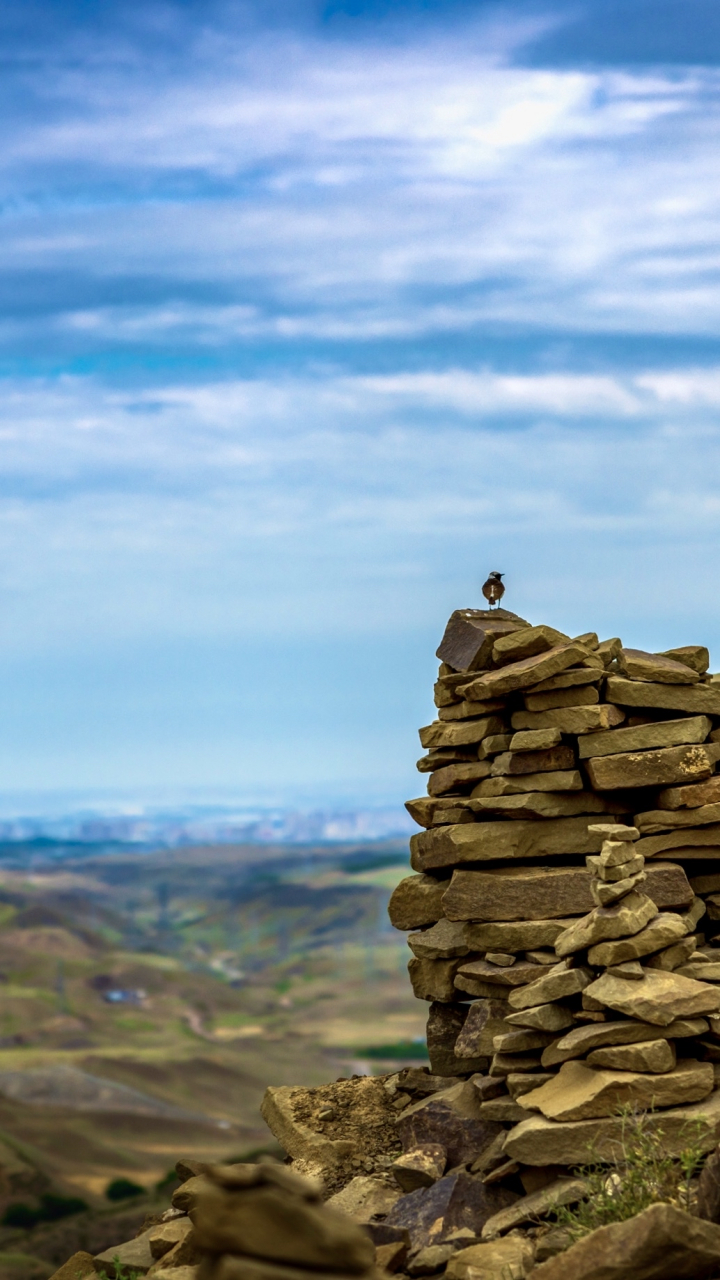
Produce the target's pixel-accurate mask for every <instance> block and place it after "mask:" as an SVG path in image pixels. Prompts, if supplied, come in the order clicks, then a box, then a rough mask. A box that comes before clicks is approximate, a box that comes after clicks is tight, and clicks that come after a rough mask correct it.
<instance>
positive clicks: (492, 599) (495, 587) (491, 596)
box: [482, 569, 505, 609]
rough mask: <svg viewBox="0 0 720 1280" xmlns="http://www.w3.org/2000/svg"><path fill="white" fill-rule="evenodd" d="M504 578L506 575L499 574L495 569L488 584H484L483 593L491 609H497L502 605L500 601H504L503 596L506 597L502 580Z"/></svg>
mask: <svg viewBox="0 0 720 1280" xmlns="http://www.w3.org/2000/svg"><path fill="white" fill-rule="evenodd" d="M504 577H505V574H504V573H497V572H496V571H495V570H494V569H493V571H492V573H491V574H490V576H489V577H488V580H487V582H484V583H483V589H482V593H483V595H484V597H485V599H486V600H487V602H488V604H489V605H490V608H491V609H492V607H493V605H495V606H496V607H497V606H498V605H499V604H500V601H501V600H502V598H503V596H504V595H505V588H504V586H503V584H502V579H503V578H504Z"/></svg>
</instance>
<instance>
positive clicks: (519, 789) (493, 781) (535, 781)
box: [413, 769, 583, 826]
mask: <svg viewBox="0 0 720 1280" xmlns="http://www.w3.org/2000/svg"><path fill="white" fill-rule="evenodd" d="M491 772H492V771H491ZM582 789H583V780H582V774H581V773H580V771H579V770H578V769H552V770H550V772H548V773H524V774H520V775H512V774H504V775H503V776H502V777H490V778H484V779H483V781H482V782H478V784H477V786H476V787H473V789H472V791H471V793H470V797H471V799H470V802H471V801H472V800H476V799H479V800H484V799H485V798H486V797H492V796H519V795H524V794H525V793H526V792H538V791H582ZM470 802H469V803H470ZM413 816H414V815H413ZM420 825H421V826H422V825H429V824H423V823H421V824H420Z"/></svg>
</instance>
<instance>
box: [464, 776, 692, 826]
mask: <svg viewBox="0 0 720 1280" xmlns="http://www.w3.org/2000/svg"><path fill="white" fill-rule="evenodd" d="M488 781H492V779H488ZM473 790H474V788H473ZM470 808H471V809H472V810H474V812H475V813H502V814H504V815H505V817H507V818H524V817H528V818H529V817H535V818H571V817H573V816H574V815H575V814H577V813H587V814H595V813H613V814H618V813H630V811H631V807H630V805H629V804H628V802H627V801H621V800H615V801H613V800H612V798H609V797H607V796H597V795H595V793H594V792H593V791H582V792H580V793H578V794H574V795H573V794H571V795H555V794H553V793H552V792H545V791H536V792H532V791H529V792H525V793H524V794H522V795H509V796H473V797H472V799H471V800H470ZM698 812H699V811H698Z"/></svg>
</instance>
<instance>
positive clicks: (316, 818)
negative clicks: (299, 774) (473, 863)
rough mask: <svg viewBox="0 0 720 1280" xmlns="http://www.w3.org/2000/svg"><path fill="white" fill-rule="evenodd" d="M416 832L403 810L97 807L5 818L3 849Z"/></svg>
mask: <svg viewBox="0 0 720 1280" xmlns="http://www.w3.org/2000/svg"><path fill="white" fill-rule="evenodd" d="M414 829H415V828H414V824H413V822H412V821H411V819H410V818H409V817H408V815H407V814H406V812H405V810H404V809H403V808H402V807H401V806H399V805H398V806H387V807H383V808H367V809H363V808H358V809H344V808H333V809H312V810H304V809H300V808H281V807H274V808H262V807H257V808H251V807H249V806H248V807H244V806H242V807H238V806H229V805H211V804H208V805H202V804H192V805H186V806H179V807H167V808H166V807H162V808H161V807H154V806H151V805H148V806H131V805H123V806H122V807H121V808H120V811H118V810H117V809H115V810H113V807H112V806H108V807H107V808H103V807H100V806H98V807H95V806H87V807H85V806H83V807H79V808H77V809H72V810H65V811H62V810H60V811H56V812H55V813H53V812H46V813H39V814H29V815H27V814H25V815H24V814H18V815H17V816H15V815H7V816H5V817H4V818H0V844H16V843H28V842H37V841H40V842H45V841H49V842H52V843H55V842H59V843H64V842H68V843H71V844H78V843H79V844H88V845H90V844H92V845H103V844H111V845H117V844H123V845H125V844H130V845H136V846H138V847H142V848H153V847H154V848H157V847H168V848H174V847H178V846H183V845H194V844H239V843H240V844H243V843H252V844H255V843H259V844H290V845H303V844H315V843H318V842H325V841H327V842H332V841H338V840H339V841H344V840H363V841H364V840H383V839H388V838H392V837H401V836H406V835H409V834H410V833H411V832H412V831H413V830H414Z"/></svg>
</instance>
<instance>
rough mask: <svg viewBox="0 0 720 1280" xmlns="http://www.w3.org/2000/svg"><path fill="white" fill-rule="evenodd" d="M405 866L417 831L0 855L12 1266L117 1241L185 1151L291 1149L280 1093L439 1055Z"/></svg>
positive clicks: (3, 1141)
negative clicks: (280, 1132) (269, 1093)
mask: <svg viewBox="0 0 720 1280" xmlns="http://www.w3.org/2000/svg"><path fill="white" fill-rule="evenodd" d="M348 820H349V819H348ZM78 835H79V832H76V837H77V836H78ZM174 836H175V838H177V820H176V829H175V831H174ZM406 866H407V842H406V840H403V839H384V840H366V841H362V842H357V841H355V842H353V841H324V842H315V843H313V842H312V841H305V842H301V841H297V842H295V843H282V844H281V843H277V842H274V843H273V842H269V841H268V842H265V843H249V842H245V843H242V844H240V843H238V844H233V843H225V844H222V843H216V844H204V845H199V844H191V843H184V844H175V845H174V846H173V847H167V846H166V847H155V848H152V847H148V846H147V845H144V844H139V843H135V844H134V845H131V844H128V843H125V844H123V843H122V842H120V841H119V840H117V839H116V840H114V841H113V840H110V839H105V840H103V841H97V840H95V841H94V840H90V839H87V838H84V839H81V838H76V839H75V840H71V839H69V838H68V839H66V840H61V839H57V838H52V837H50V836H38V837H36V838H35V839H33V840H27V841H19V840H18V841H14V842H9V841H6V842H5V843H4V844H2V845H0V1217H2V1215H3V1213H4V1218H3V1221H2V1225H0V1275H3V1276H6V1277H15V1276H18V1277H22V1276H38V1277H42V1276H45V1275H49V1274H50V1272H51V1271H52V1270H53V1264H56V1263H57V1262H59V1261H62V1260H63V1259H64V1257H66V1256H68V1253H69V1252H72V1251H73V1248H74V1247H75V1246H78V1247H79V1246H80V1245H81V1244H82V1243H83V1242H87V1241H88V1240H90V1241H91V1242H92V1243H93V1244H94V1245H95V1246H97V1247H98V1248H99V1247H100V1246H101V1245H102V1247H105V1246H104V1244H102V1242H103V1241H104V1240H105V1238H106V1236H107V1240H108V1243H111V1242H112V1241H113V1240H114V1239H116V1238H117V1235H118V1231H120V1232H122V1230H125V1229H126V1228H129V1227H131V1226H133V1225H134V1224H135V1222H140V1221H142V1218H143V1216H144V1214H145V1213H146V1212H148V1209H149V1208H152V1205H153V1203H154V1197H157V1196H158V1195H160V1196H164V1197H165V1201H166V1199H167V1195H168V1189H169V1188H170V1187H171V1186H172V1185H173V1184H172V1170H173V1166H174V1164H175V1161H176V1160H177V1159H178V1157H179V1155H181V1154H182V1155H190V1156H192V1155H195V1156H196V1157H198V1158H204V1159H207V1158H228V1157H232V1158H238V1157H241V1156H246V1157H247V1156H254V1155H256V1154H257V1153H258V1152H259V1151H261V1150H269V1151H271V1152H276V1153H278V1154H279V1152H277V1148H276V1147H275V1145H274V1143H273V1141H272V1139H271V1138H270V1135H269V1134H268V1132H267V1129H266V1128H265V1126H264V1124H263V1122H262V1120H261V1119H260V1116H259V1113H258V1107H259V1103H260V1100H261V1097H262V1094H263V1092H264V1090H265V1088H266V1086H267V1085H268V1084H291V1083H299V1082H302V1083H304V1084H320V1083H322V1082H324V1081H326V1080H328V1079H334V1078H335V1077H337V1076H340V1075H345V1076H349V1075H351V1074H353V1073H355V1072H360V1073H370V1072H374V1071H387V1070H395V1069H397V1068H398V1067H399V1066H403V1065H407V1064H409V1063H418V1064H422V1063H424V1062H425V1061H426V1056H425V1047H424V1043H423V1036H424V1022H425V1012H426V1011H425V1006H424V1005H423V1006H421V1005H420V1004H419V1003H418V1002H417V1001H416V1000H414V998H413V997H412V993H411V991H410V988H409V984H408V981H407V972H406V964H407V954H408V953H407V948H406V945H405V939H404V936H401V935H398V934H396V933H394V931H393V930H392V929H391V927H390V925H389V922H388V920H387V901H388V897H389V894H390V892H391V891H392V889H393V887H394V886H395V884H396V883H397V881H398V880H399V879H400V878H401V877H402V875H404V874H405V873H406ZM168 1179H169V1180H168ZM158 1187H159V1188H160V1190H159V1191H158ZM48 1193H49V1200H48ZM114 1197H117V1199H114ZM28 1214H30V1217H28ZM33 1215H34V1218H33ZM119 1218H120V1219H122V1226H120V1225H119V1221H118V1219H119ZM35 1219H36V1220H35ZM98 1242H100V1243H99V1244H98Z"/></svg>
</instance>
